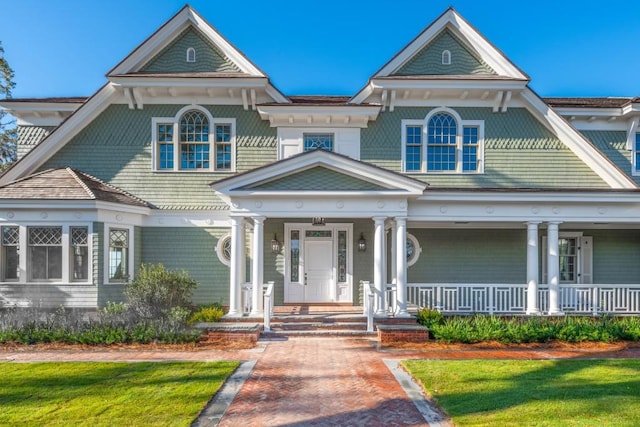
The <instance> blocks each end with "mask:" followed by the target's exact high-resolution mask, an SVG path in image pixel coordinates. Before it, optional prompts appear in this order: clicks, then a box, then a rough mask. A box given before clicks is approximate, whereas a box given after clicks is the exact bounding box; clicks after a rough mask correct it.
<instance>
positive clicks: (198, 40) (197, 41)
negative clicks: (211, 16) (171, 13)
mask: <svg viewBox="0 0 640 427" xmlns="http://www.w3.org/2000/svg"><path fill="white" fill-rule="evenodd" d="M190 47H191V48H194V49H195V52H196V61H195V62H187V49H188V48H190ZM141 71H142V72H145V73H202V72H222V73H237V72H240V69H239V68H238V67H237V66H236V65H235V64H234V63H233V62H232V61H231V60H229V58H227V57H225V56H224V55H223V54H222V52H220V51H219V50H218V49H217V48H216V47H215V46H214V45H212V44H211V43H210V42H209V41H207V40H206V39H205V37H204V36H202V34H200V33H199V32H198V31H197V30H195V29H194V28H193V27H189V28H187V29H186V30H184V31H183V32H182V34H180V35H179V36H178V37H177V38H176V39H175V41H173V42H172V43H171V44H170V45H169V46H167V47H166V48H164V49H163V50H162V51H161V52H160V53H158V54H157V55H156V56H155V57H154V58H153V59H151V60H150V61H149V62H148V63H147V64H146V65H145V66H143V67H142V69H141Z"/></svg>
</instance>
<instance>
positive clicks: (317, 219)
mask: <svg viewBox="0 0 640 427" xmlns="http://www.w3.org/2000/svg"><path fill="white" fill-rule="evenodd" d="M211 186H212V188H213V189H214V190H215V192H216V194H217V195H218V196H219V197H221V198H222V199H223V200H225V202H227V203H228V205H229V207H230V211H231V212H230V215H231V218H232V219H231V222H232V224H231V225H232V233H231V247H232V250H231V262H230V270H231V271H230V276H229V277H230V283H229V287H230V289H229V290H230V296H231V298H230V309H229V316H239V315H241V314H242V310H241V298H240V293H241V290H240V289H241V285H242V283H243V278H242V270H243V268H242V266H243V264H244V263H245V257H244V252H243V251H242V249H241V248H243V247H244V243H243V241H242V236H243V233H242V232H241V228H242V227H243V224H244V223H245V222H249V223H251V224H252V226H253V234H252V236H253V237H252V243H251V254H252V269H251V272H252V275H251V284H252V300H253V301H259V300H260V299H261V298H259V295H260V292H261V289H262V283H263V277H264V257H265V250H266V249H265V245H264V229H265V227H264V226H263V224H264V222H265V221H272V222H277V223H278V225H277V228H278V231H277V232H276V235H277V234H279V235H281V236H284V240H283V243H284V250H283V251H282V252H283V254H282V255H281V256H280V259H281V262H282V263H283V264H282V269H281V274H282V275H283V281H282V282H283V285H284V288H283V292H284V295H283V300H284V302H291V303H294V302H295V303H300V302H311V303H327V302H332V303H340V302H344V303H354V294H355V293H356V292H355V291H356V289H354V274H353V273H354V272H353V253H354V252H355V251H357V250H358V241H359V240H361V235H362V233H363V231H360V233H357V230H355V229H354V221H360V223H362V220H369V221H371V223H370V225H369V227H368V228H369V229H373V233H372V234H373V236H374V238H373V251H370V250H368V249H366V243H364V244H365V248H360V249H361V250H362V249H365V250H367V251H368V252H369V253H371V252H372V253H373V260H372V261H373V262H372V263H371V264H372V265H373V279H374V280H373V281H374V285H375V289H376V296H377V297H376V312H377V313H378V314H379V315H383V314H384V313H385V307H386V304H385V300H384V299H385V293H386V292H385V288H386V283H387V271H386V266H387V245H386V231H385V230H386V228H388V227H392V229H393V230H395V233H392V234H393V236H394V238H393V239H392V241H393V242H392V243H394V245H393V246H392V248H391V257H392V260H393V262H392V263H391V264H392V268H394V269H395V271H392V272H391V275H392V276H393V277H395V278H396V284H397V287H398V293H397V294H398V295H399V296H400V295H403V296H404V295H406V292H402V291H401V290H402V289H405V288H406V277H407V273H406V268H407V265H406V261H405V245H406V217H407V209H408V205H409V201H410V199H415V198H417V197H419V196H421V195H422V194H423V191H424V189H425V187H426V184H425V183H424V182H421V181H418V180H415V179H412V178H408V177H406V176H403V175H400V174H397V173H394V172H391V171H388V170H385V169H381V168H378V167H375V166H372V165H370V164H366V163H363V162H360V161H358V160H354V159H351V158H349V157H346V156H343V155H340V154H336V153H332V152H328V151H324V150H313V151H309V152H305V153H302V154H299V155H295V156H292V157H289V158H287V159H284V160H280V161H277V162H274V163H272V164H270V165H267V166H264V167H262V168H258V169H255V170H252V171H249V172H246V173H244V174H239V175H236V176H234V177H231V178H228V179H225V180H221V181H217V182H215V183H212V184H211ZM234 230H236V231H235V232H234ZM368 231H369V230H367V233H366V234H367V235H369V234H370V233H369V232H368ZM397 254H402V255H401V256H399V255H397ZM397 260H400V261H399V262H398V261H397ZM367 274H368V273H367ZM395 303H396V305H397V307H398V313H397V314H398V315H406V314H407V313H406V299H405V298H402V297H399V298H398V301H396V302H395ZM261 311H262V308H261V307H260V306H259V303H254V304H253V305H252V308H251V315H252V316H259V315H260V314H261Z"/></svg>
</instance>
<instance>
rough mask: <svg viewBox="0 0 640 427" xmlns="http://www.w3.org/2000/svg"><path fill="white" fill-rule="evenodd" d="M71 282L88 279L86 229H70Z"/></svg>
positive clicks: (87, 237)
mask: <svg viewBox="0 0 640 427" xmlns="http://www.w3.org/2000/svg"><path fill="white" fill-rule="evenodd" d="M69 235H70V237H71V242H70V243H71V244H70V245H69V249H70V251H71V256H70V259H71V280H78V281H80V280H87V279H88V278H89V230H88V228H87V227H71V228H70V230H69Z"/></svg>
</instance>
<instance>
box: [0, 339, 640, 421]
mask: <svg viewBox="0 0 640 427" xmlns="http://www.w3.org/2000/svg"><path fill="white" fill-rule="evenodd" d="M601 357H604V358H611V357H640V349H638V348H632V349H622V350H612V349H601V350H597V349H594V350H573V349H563V350H550V349H536V350H476V349H433V350H429V351H410V350H385V351H379V350H377V349H376V348H375V346H374V345H372V342H371V341H369V340H366V339H348V338H344V339H341V338H290V339H289V340H287V341H272V342H269V343H267V344H261V345H260V347H258V348H256V349H252V350H240V351H216V350H207V351H189V352H181V351H166V350H140V351H135V350H87V351H69V350H59V351H39V352H34V351H0V361H45V360H46V361H113V360H118V361H139V360H257V363H256V365H255V367H254V369H253V371H252V372H251V374H250V375H249V378H248V379H247V380H246V382H245V383H244V385H243V386H242V387H241V388H240V391H239V393H238V395H237V396H236V398H235V399H234V400H233V403H232V404H231V405H230V406H229V408H228V410H227V412H226V414H225V416H224V417H223V419H222V421H221V422H220V425H221V426H238V425H242V426H287V427H293V426H303V425H304V426H306V425H316V426H324V425H326V426H335V425H341V426H407V425H411V426H426V425H427V423H426V422H425V421H424V418H422V416H421V414H420V412H418V410H417V409H416V407H415V405H414V404H413V402H412V401H411V400H410V399H409V398H408V397H407V394H406V393H405V392H404V390H403V389H402V387H401V386H400V385H399V384H398V382H397V381H396V379H395V378H394V376H393V375H392V374H391V372H390V371H389V369H388V368H387V366H386V365H385V364H384V362H383V359H414V358H428V359H550V358H601Z"/></svg>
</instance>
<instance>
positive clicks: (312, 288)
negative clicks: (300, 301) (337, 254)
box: [304, 240, 333, 302]
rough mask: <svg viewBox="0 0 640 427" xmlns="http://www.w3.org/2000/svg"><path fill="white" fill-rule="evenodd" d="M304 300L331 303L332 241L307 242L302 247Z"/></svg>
mask: <svg viewBox="0 0 640 427" xmlns="http://www.w3.org/2000/svg"><path fill="white" fill-rule="evenodd" d="M304 253H305V265H304V281H305V286H304V294H305V295H304V300H305V302H326V301H331V294H330V290H331V288H332V286H333V241H332V240H307V241H305V245H304Z"/></svg>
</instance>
